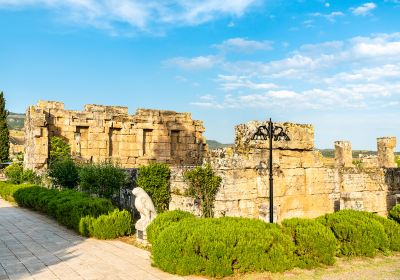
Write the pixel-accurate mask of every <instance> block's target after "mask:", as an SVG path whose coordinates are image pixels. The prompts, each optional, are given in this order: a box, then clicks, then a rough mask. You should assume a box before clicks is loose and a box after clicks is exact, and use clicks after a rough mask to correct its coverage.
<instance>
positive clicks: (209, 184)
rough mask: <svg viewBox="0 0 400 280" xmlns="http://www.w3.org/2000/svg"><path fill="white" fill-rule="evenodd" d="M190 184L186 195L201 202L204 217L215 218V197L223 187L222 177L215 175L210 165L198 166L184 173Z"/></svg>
mask: <svg viewBox="0 0 400 280" xmlns="http://www.w3.org/2000/svg"><path fill="white" fill-rule="evenodd" d="M184 178H185V180H186V182H187V183H188V189H187V191H186V194H187V195H189V196H191V197H193V198H194V199H196V200H197V201H199V202H200V209H201V213H202V216H203V217H213V216H214V202H215V196H216V195H217V192H218V190H219V187H220V185H221V181H222V179H221V177H219V176H217V175H215V173H214V171H213V170H212V169H211V166H210V165H209V164H206V165H205V166H204V167H202V166H198V167H196V168H195V169H193V170H190V171H187V172H185V173H184Z"/></svg>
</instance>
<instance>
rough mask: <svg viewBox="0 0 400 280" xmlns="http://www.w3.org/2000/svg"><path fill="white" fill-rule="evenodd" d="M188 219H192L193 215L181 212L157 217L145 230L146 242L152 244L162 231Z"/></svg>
mask: <svg viewBox="0 0 400 280" xmlns="http://www.w3.org/2000/svg"><path fill="white" fill-rule="evenodd" d="M188 218H194V215H193V214H191V213H189V212H185V211H181V210H174V211H167V212H164V213H161V214H159V215H157V217H156V218H155V219H154V220H153V221H152V222H151V224H150V225H149V226H148V227H147V229H146V233H147V240H148V241H149V242H150V243H151V244H153V243H154V241H155V240H156V238H157V237H158V236H159V235H160V233H161V232H162V231H163V230H165V229H167V228H168V227H169V226H171V225H174V224H175V223H178V222H179V221H181V220H183V219H188Z"/></svg>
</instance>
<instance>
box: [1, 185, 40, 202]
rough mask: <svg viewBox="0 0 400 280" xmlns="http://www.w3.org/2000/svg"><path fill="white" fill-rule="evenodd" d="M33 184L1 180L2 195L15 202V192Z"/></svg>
mask: <svg viewBox="0 0 400 280" xmlns="http://www.w3.org/2000/svg"><path fill="white" fill-rule="evenodd" d="M32 186H33V185H32V184H19V185H16V184H12V183H9V182H1V181H0V196H1V197H2V198H3V199H5V200H7V201H10V202H14V201H15V200H14V193H15V192H16V191H17V190H19V189H23V188H28V187H32Z"/></svg>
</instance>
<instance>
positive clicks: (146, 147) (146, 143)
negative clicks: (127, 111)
mask: <svg viewBox="0 0 400 280" xmlns="http://www.w3.org/2000/svg"><path fill="white" fill-rule="evenodd" d="M152 138H153V130H152V129H143V155H144V156H151V155H152V149H151V143H152V141H153V139H152Z"/></svg>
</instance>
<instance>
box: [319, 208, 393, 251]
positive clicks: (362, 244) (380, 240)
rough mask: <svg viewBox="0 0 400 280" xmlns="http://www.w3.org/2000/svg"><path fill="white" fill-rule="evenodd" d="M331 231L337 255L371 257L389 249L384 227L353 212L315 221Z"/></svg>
mask: <svg viewBox="0 0 400 280" xmlns="http://www.w3.org/2000/svg"><path fill="white" fill-rule="evenodd" d="M317 221H318V222H320V223H322V224H324V225H325V226H327V227H328V228H330V229H331V230H332V232H333V233H334V234H335V237H336V239H337V241H338V245H339V255H343V256H367V257H373V256H375V255H376V254H377V252H378V251H382V252H387V251H388V250H389V248H390V243H389V239H388V236H387V235H386V233H385V228H384V226H383V225H382V224H381V223H380V222H379V221H377V220H376V219H374V218H371V216H369V215H366V214H363V212H360V211H355V210H342V211H339V212H335V213H332V214H327V215H324V216H322V217H319V218H318V219H317Z"/></svg>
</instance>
